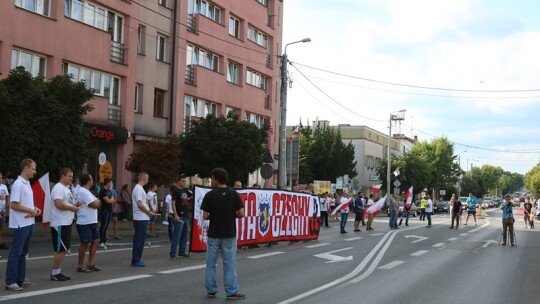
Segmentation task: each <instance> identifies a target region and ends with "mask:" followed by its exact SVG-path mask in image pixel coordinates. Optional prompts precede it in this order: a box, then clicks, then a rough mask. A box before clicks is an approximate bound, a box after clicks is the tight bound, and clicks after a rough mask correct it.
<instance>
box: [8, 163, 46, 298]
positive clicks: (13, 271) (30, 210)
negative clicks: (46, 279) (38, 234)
mask: <svg viewBox="0 0 540 304" xmlns="http://www.w3.org/2000/svg"><path fill="white" fill-rule="evenodd" d="M35 174H36V162H34V161H33V160H31V159H29V158H26V159H24V160H23V161H22V162H21V175H19V178H17V180H16V181H15V182H14V183H13V185H12V186H11V197H10V199H11V201H10V208H9V228H11V229H12V230H13V244H12V245H11V249H10V250H9V255H8V261H7V265H6V290H9V291H22V290H23V288H24V287H34V286H36V284H34V283H32V282H30V281H29V280H28V279H27V278H26V255H27V254H28V250H29V248H30V240H31V239H32V232H33V230H34V223H35V217H36V216H40V215H41V210H40V209H39V208H36V206H35V205H34V193H33V191H32V187H31V186H30V181H29V180H30V179H31V178H32V177H34V175H35Z"/></svg>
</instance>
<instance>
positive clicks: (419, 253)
mask: <svg viewBox="0 0 540 304" xmlns="http://www.w3.org/2000/svg"><path fill="white" fill-rule="evenodd" d="M428 252H429V251H428V250H419V251H417V252H415V253H411V255H412V256H421V255H424V254H426V253H428Z"/></svg>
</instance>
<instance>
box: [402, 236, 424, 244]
mask: <svg viewBox="0 0 540 304" xmlns="http://www.w3.org/2000/svg"><path fill="white" fill-rule="evenodd" d="M405 238H406V239H409V238H415V239H418V240H416V241H412V242H411V243H413V244H414V243H418V242H421V241H425V240H427V239H429V237H427V236H418V235H405Z"/></svg>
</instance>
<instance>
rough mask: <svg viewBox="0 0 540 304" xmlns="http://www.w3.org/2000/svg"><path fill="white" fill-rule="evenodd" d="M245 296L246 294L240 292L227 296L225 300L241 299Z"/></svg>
mask: <svg viewBox="0 0 540 304" xmlns="http://www.w3.org/2000/svg"><path fill="white" fill-rule="evenodd" d="M245 298H246V296H245V295H243V294H241V293H237V294H233V295H230V296H227V300H243V299H245Z"/></svg>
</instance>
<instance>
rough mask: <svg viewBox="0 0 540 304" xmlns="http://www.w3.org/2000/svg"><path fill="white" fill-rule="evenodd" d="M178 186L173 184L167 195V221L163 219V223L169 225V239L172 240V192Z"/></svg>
mask: <svg viewBox="0 0 540 304" xmlns="http://www.w3.org/2000/svg"><path fill="white" fill-rule="evenodd" d="M175 188H176V187H175V186H171V187H170V189H169V190H170V193H169V194H167V196H165V204H166V205H167V221H163V224H166V225H167V232H168V233H169V241H172V234H173V228H174V225H173V221H174V211H173V209H172V195H171V194H172V192H173V191H174V189H175Z"/></svg>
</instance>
